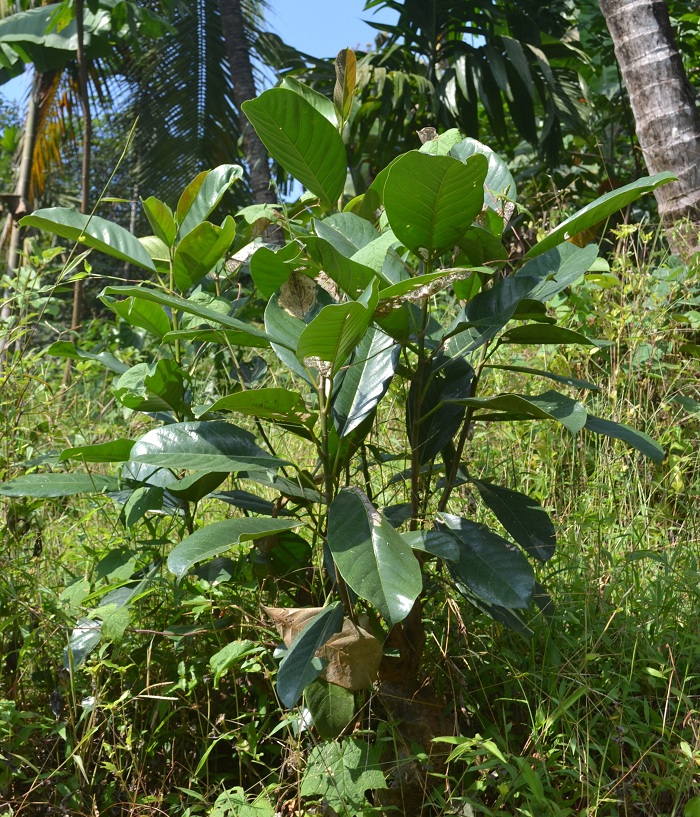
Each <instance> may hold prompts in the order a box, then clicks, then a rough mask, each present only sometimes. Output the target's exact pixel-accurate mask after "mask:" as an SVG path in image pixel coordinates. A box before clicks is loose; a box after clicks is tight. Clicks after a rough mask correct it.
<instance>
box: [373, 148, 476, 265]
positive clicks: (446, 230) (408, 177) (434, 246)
mask: <svg viewBox="0 0 700 817" xmlns="http://www.w3.org/2000/svg"><path fill="white" fill-rule="evenodd" d="M487 169H488V162H487V160H486V158H485V157H484V156H482V155H476V156H473V157H472V158H470V159H469V160H468V161H467V162H466V164H462V162H460V161H458V160H457V159H452V158H451V157H449V156H427V155H426V154H424V153H419V152H418V151H411V152H410V153H406V154H404V155H403V156H400V157H399V159H398V160H397V161H396V162H394V163H393V164H392V166H391V171H390V173H389V177H388V178H387V181H386V185H385V187H384V206H385V207H386V215H387V218H388V220H389V224H390V225H391V229H392V230H393V232H394V234H395V235H396V237H397V238H398V239H399V240H400V241H401V242H402V243H403V244H404V246H406V247H408V249H410V250H413V251H414V252H417V251H418V250H419V249H423V250H427V251H428V252H430V253H432V252H437V251H442V250H446V249H448V248H449V247H453V246H454V245H455V244H456V243H457V242H458V241H459V240H460V238H461V237H462V236H463V235H464V234H465V233H466V232H467V230H468V229H469V228H470V227H471V224H472V221H474V219H475V218H476V217H477V215H478V214H479V213H480V212H481V208H482V206H483V202H484V187H483V185H484V179H485V178H486V171H487Z"/></svg>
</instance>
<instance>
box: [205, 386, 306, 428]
mask: <svg viewBox="0 0 700 817" xmlns="http://www.w3.org/2000/svg"><path fill="white" fill-rule="evenodd" d="M210 411H233V412H237V413H239V414H244V415H246V416H248V417H261V418H263V419H265V420H272V421H273V422H275V423H283V424H284V423H291V424H293V425H304V426H308V427H309V428H311V427H313V425H314V422H315V420H316V417H317V415H316V414H313V413H312V412H310V411H309V410H308V409H307V407H306V403H305V402H304V399H303V398H302V396H301V395H300V394H297V393H296V392H293V391H290V390H289V389H282V388H273V387H270V388H263V389H249V390H248V391H239V392H235V393H234V394H227V395H226V396H225V397H220V398H219V399H218V400H217V401H216V402H215V403H214V404H213V405H211V406H210V407H209V408H208V409H207V412H210Z"/></svg>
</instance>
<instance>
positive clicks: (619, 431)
mask: <svg viewBox="0 0 700 817" xmlns="http://www.w3.org/2000/svg"><path fill="white" fill-rule="evenodd" d="M584 428H585V429H586V431H592V432H593V433H594V434H603V435H604V436H606V437H613V438H614V439H616V440H622V441H623V442H626V443H627V444H628V445H631V446H632V448H636V449H637V451H640V452H641V453H642V454H644V456H645V457H649V459H652V460H654V462H663V460H664V458H665V456H666V453H665V451H664V450H663V448H662V447H661V446H660V445H659V444H658V443H657V442H656V440H653V439H652V438H651V437H650V436H649V435H648V434H645V433H644V432H643V431H637V429H635V428H630V427H629V426H626V425H623V424H622V423H615V422H613V421H612V420H603V419H602V418H601V417H594V416H593V415H592V414H589V415H588V417H587V418H586V425H585V426H584Z"/></svg>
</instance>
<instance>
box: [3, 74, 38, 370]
mask: <svg viewBox="0 0 700 817" xmlns="http://www.w3.org/2000/svg"><path fill="white" fill-rule="evenodd" d="M40 86H41V75H40V74H38V73H37V72H35V73H34V79H33V82H32V90H31V92H30V94H29V103H28V106H27V117H26V119H25V120H24V137H23V142H22V158H21V159H20V166H19V176H18V178H17V185H16V187H15V193H16V194H17V196H18V197H19V207H18V210H17V212H16V213H13V214H12V215H11V216H9V218H11V219H12V223H11V226H10V230H11V233H10V246H9V249H8V253H7V275H8V278H12V277H13V276H14V274H15V272H16V270H17V266H18V263H19V241H20V234H19V224H18V223H17V221H18V219H19V218H20V216H22V215H24V214H25V213H26V212H27V201H28V199H29V187H30V182H31V176H32V157H33V156H34V144H35V142H36V130H37V111H38V107H39V92H40ZM11 298H12V292H11V291H10V290H5V292H4V293H3V305H2V313H1V315H0V317H2V319H3V321H6V320H8V319H9V317H10V313H11V307H10V300H11ZM6 346H7V339H6V338H0V371H1V370H2V364H3V362H4V361H3V358H4V355H5V348H6Z"/></svg>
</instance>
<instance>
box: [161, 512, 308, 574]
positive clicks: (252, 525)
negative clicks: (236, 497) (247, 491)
mask: <svg viewBox="0 0 700 817" xmlns="http://www.w3.org/2000/svg"><path fill="white" fill-rule="evenodd" d="M300 524H301V523H300V522H297V521H295V520H290V519H270V518H265V519H260V518H258V517H242V518H240V519H226V520H225V521H223V522H214V524H213V525H207V526H206V527H204V528H200V529H199V530H198V531H195V532H194V533H193V534H191V535H190V536H188V537H186V538H185V539H183V540H182V541H181V542H180V544H178V545H175V547H174V548H173V549H172V550H171V551H170V555H169V556H168V570H169V571H170V572H171V573H174V574H175V575H176V576H178V577H182V576H184V575H185V573H187V571H188V570H189V569H190V568H191V567H192V566H193V565H195V564H196V563H197V562H201V561H203V560H204V559H211V558H212V557H214V556H218V555H219V554H220V553H224V552H225V551H227V550H229V549H230V548H232V547H233V546H234V545H240V544H241V543H242V542H247V541H254V540H255V539H260V538H261V537H263V536H272V535H274V534H276V533H280V532H281V531H286V530H291V529H292V528H296V527H298V526H299V525H300Z"/></svg>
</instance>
